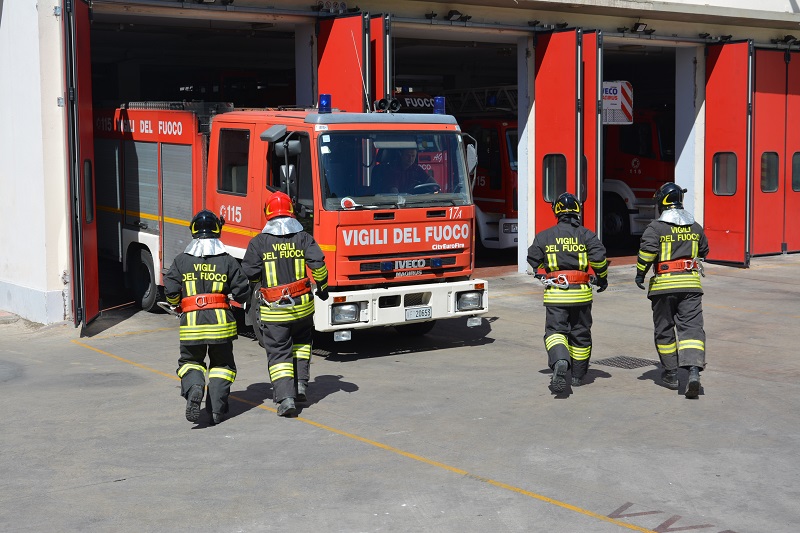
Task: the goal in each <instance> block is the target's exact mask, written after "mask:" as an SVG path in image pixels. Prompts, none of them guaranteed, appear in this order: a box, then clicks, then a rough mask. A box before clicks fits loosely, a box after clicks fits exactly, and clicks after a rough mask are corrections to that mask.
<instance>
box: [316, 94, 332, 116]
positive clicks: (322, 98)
mask: <svg viewBox="0 0 800 533" xmlns="http://www.w3.org/2000/svg"><path fill="white" fill-rule="evenodd" d="M317 112H318V113H330V112H331V95H329V94H320V95H319V109H318V110H317Z"/></svg>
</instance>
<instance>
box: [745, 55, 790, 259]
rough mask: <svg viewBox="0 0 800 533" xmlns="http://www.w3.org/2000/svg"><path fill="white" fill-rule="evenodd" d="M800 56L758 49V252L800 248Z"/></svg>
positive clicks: (755, 149)
mask: <svg viewBox="0 0 800 533" xmlns="http://www.w3.org/2000/svg"><path fill="white" fill-rule="evenodd" d="M798 119H800V55H798V54H796V53H790V52H787V51H782V50H757V51H756V54H755V89H754V95H753V153H754V157H753V246H752V248H753V255H768V254H777V253H782V252H796V251H800V228H798V225H797V223H796V221H794V220H792V213H795V214H796V213H798V212H800V211H799V210H800V132H798V128H797V124H798V122H797V121H798Z"/></svg>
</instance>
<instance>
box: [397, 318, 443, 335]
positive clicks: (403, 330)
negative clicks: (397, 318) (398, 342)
mask: <svg viewBox="0 0 800 533" xmlns="http://www.w3.org/2000/svg"><path fill="white" fill-rule="evenodd" d="M435 325H436V321H435V320H430V321H428V322H417V323H416V324H403V325H402V326H395V327H394V329H395V330H397V333H399V334H400V335H406V336H408V337H420V336H422V335H425V334H426V333H430V331H431V330H432V329H433V326H435Z"/></svg>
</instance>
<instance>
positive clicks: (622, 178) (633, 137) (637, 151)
mask: <svg viewBox="0 0 800 533" xmlns="http://www.w3.org/2000/svg"><path fill="white" fill-rule="evenodd" d="M609 83H611V84H613V86H616V84H620V83H622V84H625V83H627V82H609ZM628 86H630V84H628ZM445 94H446V95H447V104H448V110H449V112H450V113H452V114H453V115H455V116H456V117H458V122H459V124H460V125H461V127H462V128H463V130H464V131H465V132H466V133H469V134H470V135H471V136H472V137H474V138H475V139H477V141H478V146H479V151H478V170H477V177H476V180H475V187H474V189H473V197H474V200H475V206H476V225H477V228H478V237H479V239H480V242H481V244H482V245H483V246H484V247H486V248H514V247H516V246H517V228H518V226H517V220H518V216H519V214H518V207H517V145H518V143H519V138H518V133H517V118H516V109H517V90H516V87H513V86H512V87H483V88H478V89H470V90H467V91H450V92H446V93H445ZM631 103H632V101H631ZM603 129H604V141H603V203H602V206H603V218H602V220H603V233H602V235H603V240H604V241H606V242H619V241H623V240H624V239H625V238H626V237H628V236H630V235H641V234H642V232H643V231H644V228H646V227H647V224H649V223H650V221H652V220H653V218H654V217H655V205H654V204H653V194H654V193H655V191H656V190H657V189H658V188H659V187H660V186H661V185H662V184H663V183H665V182H670V181H674V174H675V163H674V160H675V150H674V143H675V135H674V117H673V116H672V115H671V114H669V113H667V112H665V111H659V110H633V111H632V112H631V114H629V115H628V116H627V117H626V116H625V115H624V114H623V113H618V114H615V113H608V112H604V128H603Z"/></svg>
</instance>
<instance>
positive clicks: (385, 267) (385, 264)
mask: <svg viewBox="0 0 800 533" xmlns="http://www.w3.org/2000/svg"><path fill="white" fill-rule="evenodd" d="M392 270H394V263H393V262H392V261H381V272H391V271H392Z"/></svg>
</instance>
